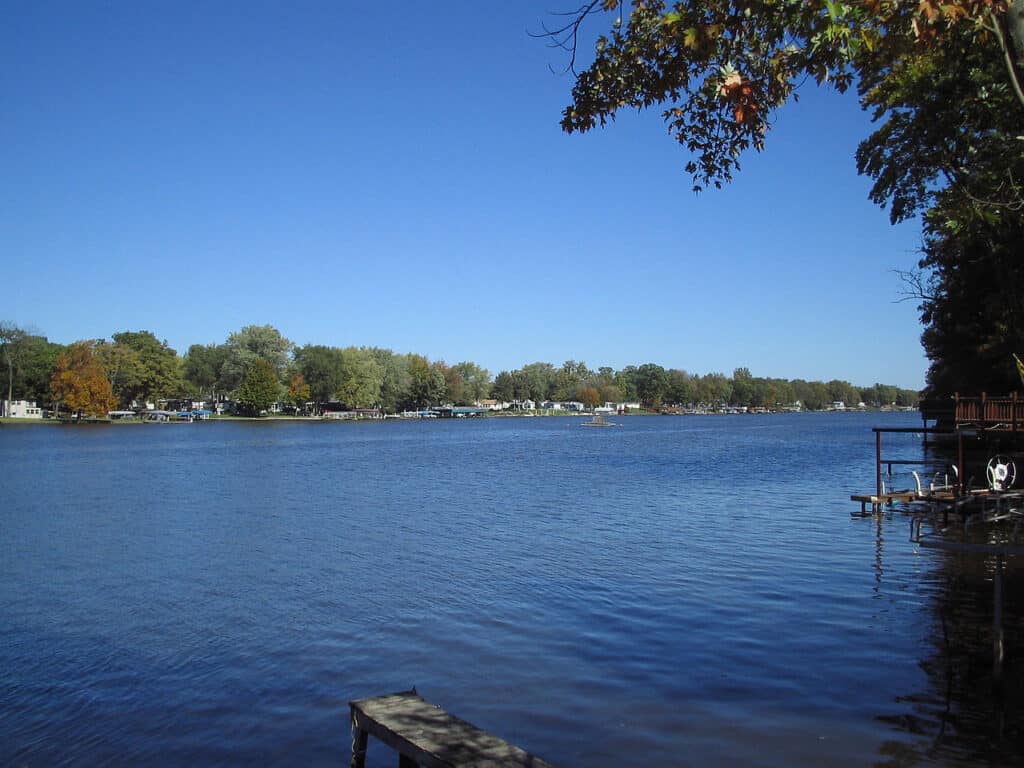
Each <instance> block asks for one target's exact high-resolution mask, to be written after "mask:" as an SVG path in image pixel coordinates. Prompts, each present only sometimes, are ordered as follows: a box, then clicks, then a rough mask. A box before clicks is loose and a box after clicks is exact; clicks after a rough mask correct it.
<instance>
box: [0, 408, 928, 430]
mask: <svg viewBox="0 0 1024 768" xmlns="http://www.w3.org/2000/svg"><path fill="white" fill-rule="evenodd" d="M916 410H917V409H916V408H913V409H909V410H906V409H904V410H900V409H881V408H864V409H860V408H856V409H854V408H848V409H846V410H845V411H798V412H792V411H775V412H769V413H744V414H730V413H716V412H709V413H666V414H661V413H657V412H655V411H633V412H630V413H616V414H612V416H613V417H614V418H622V417H629V418H634V417H638V416H641V417H643V416H674V417H693V416H751V417H756V416H779V415H790V414H794V413H795V414H797V415H804V414H825V413H844V414H850V413H909V412H913V411H916ZM592 415H593V414H590V413H578V412H555V413H493V414H487V415H482V416H473V417H471V418H470V419H469V420H470V421H472V420H477V419H495V418H497V419H532V418H562V419H566V418H586V417H590V416H592ZM466 420H467V419H447V418H445V419H436V418H434V419H417V418H401V417H394V416H392V417H388V418H386V419H380V418H374V419H369V418H359V419H357V418H345V419H338V418H328V417H324V416H281V415H274V416H211V417H210V418H209V419H205V421H211V422H225V423H226V422H328V423H333V422H339V423H349V422H353V421H360V422H364V421H371V422H372V421H466ZM191 423H194V422H189V421H161V422H156V421H153V422H149V421H146V420H145V419H85V420H83V421H82V422H80V423H76V422H73V421H68V420H66V419H20V418H15V417H11V416H4V417H0V425H11V426H35V425H50V426H65V425H67V426H76V425H77V426H81V425H89V424H94V425H99V424H112V425H140V424H191Z"/></svg>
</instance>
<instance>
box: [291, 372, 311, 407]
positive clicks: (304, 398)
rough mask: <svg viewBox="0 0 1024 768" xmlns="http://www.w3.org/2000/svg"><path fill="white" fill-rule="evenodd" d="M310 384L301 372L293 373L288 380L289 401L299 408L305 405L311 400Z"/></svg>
mask: <svg viewBox="0 0 1024 768" xmlns="http://www.w3.org/2000/svg"><path fill="white" fill-rule="evenodd" d="M309 398H310V391H309V384H307V383H306V379H305V378H304V377H303V375H302V374H301V373H293V374H292V376H291V379H290V380H289V382H288V402H290V403H291V404H292V405H294V406H295V407H296V408H298V409H302V408H303V407H305V405H306V403H307V402H309Z"/></svg>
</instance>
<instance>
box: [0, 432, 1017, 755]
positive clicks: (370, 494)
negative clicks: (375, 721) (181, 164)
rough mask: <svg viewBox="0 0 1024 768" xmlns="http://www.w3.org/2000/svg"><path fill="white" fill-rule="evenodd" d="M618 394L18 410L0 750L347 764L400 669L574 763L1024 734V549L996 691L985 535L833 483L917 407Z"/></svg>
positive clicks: (933, 743) (429, 693) (865, 481)
mask: <svg viewBox="0 0 1024 768" xmlns="http://www.w3.org/2000/svg"><path fill="white" fill-rule="evenodd" d="M617 421H619V422H620V425H619V426H617V427H616V428H614V429H584V428H581V427H580V421H579V420H578V419H570V418H564V419H558V418H548V419H541V418H535V419H489V420H467V421H461V420H460V421H425V422H388V423H358V424H356V423H353V424H326V423H312V422H304V423H289V422H269V423H208V424H192V425H145V426H135V427H131V426H101V427H56V426H52V427H43V426H34V427H14V426H9V425H3V426H2V427H0V467H2V472H3V474H2V480H0V504H2V507H0V509H2V511H0V525H2V528H0V763H3V764H14V765H29V766H52V765H63V764H75V765H99V764H110V765H139V764H147V765H209V764H222V765H249V764H268V765H301V766H305V765H329V764H332V765H339V764H347V761H348V759H349V749H350V736H349V725H348V707H347V702H348V701H349V700H350V699H354V698H362V697H368V696H374V695H378V694H383V693H389V692H393V691H398V690H405V689H408V688H410V687H411V686H413V685H415V686H416V687H417V688H418V690H419V692H420V693H421V694H422V695H423V696H424V697H425V698H426V699H428V700H429V701H433V702H435V703H437V704H440V705H442V706H444V707H445V708H447V709H448V710H449V711H452V712H454V713H455V714H457V715H459V716H461V717H463V718H465V719H468V720H470V721H471V722H474V723H476V724H477V725H480V726H481V727H484V728H486V729H488V730H491V731H494V732H496V733H497V734H499V735H501V736H503V737H505V738H506V739H508V740H510V741H512V742H514V743H516V744H518V745H520V746H522V747H524V748H525V749H528V750H530V751H532V752H535V753H537V754H538V755H540V756H542V757H544V758H545V759H547V760H549V761H551V762H553V763H555V764H556V765H560V766H563V767H564V768H566V767H568V766H582V765H586V766H629V765H679V766H709V765H710V766H718V765H721V766H772V767H775V766H779V767H781V766H821V765H828V766H830V768H838V767H839V766H870V765H884V766H911V765H915V766H916V765H928V766H931V765H957V766H964V765H979V766H981V765H985V766H990V765H1007V766H1009V765H1020V764H1022V763H1024V733H1022V732H1024V714H1022V711H1024V676H1022V675H1021V672H1020V668H1019V666H1018V665H1019V664H1020V657H1021V651H1024V642H1022V638H1021V635H1022V634H1024V631H1022V630H1024V625H1022V621H1021V616H1022V615H1024V610H1022V606H1021V605H1020V595H1021V590H1020V589H1019V588H1018V587H1019V586H1020V585H1021V580H1020V578H1019V573H1018V572H1017V570H1016V569H1014V568H1012V567H1011V568H1008V570H1007V572H1006V578H1005V589H1006V592H1007V598H1006V599H1007V608H1006V610H1007V616H1006V631H1007V638H1006V639H1007V668H1006V682H1005V684H1004V686H1003V688H1002V691H1001V692H999V693H996V692H995V691H994V690H993V686H992V680H991V634H990V633H991V611H992V608H991V596H992V576H991V573H992V571H991V563H990V562H988V561H986V560H985V559H984V558H979V557H978V556H970V557H966V556H955V555H950V554H947V553H942V552H938V551H931V550H919V549H918V548H917V547H916V546H915V545H913V544H911V543H910V542H909V540H908V538H909V523H908V520H907V518H906V517H904V516H903V515H901V514H899V513H897V514H895V515H890V516H888V517H883V518H881V519H874V518H870V517H869V518H854V517H851V515H850V512H851V511H852V510H854V509H855V508H856V505H855V504H853V503H852V502H850V501H849V495H850V494H851V493H854V492H865V491H869V490H871V489H872V488H873V486H874V437H873V435H872V433H871V431H870V427H871V426H876V425H879V426H899V425H908V426H917V425H919V424H920V421H919V419H918V417H917V415H916V414H870V415H858V414H797V415H785V416H783V415H778V416H737V417H731V416H723V417H650V418H642V417H632V418H620V419H617ZM888 444H891V445H892V449H891V450H887V454H889V455H890V456H892V455H893V454H900V455H904V456H906V457H916V456H919V455H920V454H921V451H922V448H921V445H920V440H919V438H916V437H912V436H907V437H906V438H905V439H904V438H893V439H891V440H890V441H889V443H888ZM888 444H887V445H888ZM396 762H397V760H396V757H395V755H394V754H393V753H392V752H390V751H389V750H387V749H385V748H383V747H381V746H380V745H379V744H376V743H375V742H374V741H373V739H371V748H370V753H369V761H368V764H370V765H375V766H376V765H389V766H392V765H394V764H396Z"/></svg>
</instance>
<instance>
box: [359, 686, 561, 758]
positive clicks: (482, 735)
mask: <svg viewBox="0 0 1024 768" xmlns="http://www.w3.org/2000/svg"><path fill="white" fill-rule="evenodd" d="M349 708H350V709H351V712H352V768H363V766H364V764H365V761H366V746H367V741H368V736H369V735H370V734H373V735H374V736H376V737H377V738H378V739H380V740H381V741H382V742H383V743H385V744H387V745H388V746H389V747H391V748H392V749H394V750H396V751H397V752H398V754H399V762H398V764H399V766H400V768H406V767H407V766H422V768H455V766H460V767H465V768H499V767H501V768H504V767H506V766H507V767H508V768H519V767H522V768H526V767H527V766H529V768H551V766H550V763H546V762H544V761H543V760H541V759H540V758H538V757H534V756H533V755H531V754H529V753H528V752H524V751H523V750H522V749H520V748H519V747H516V746H514V745H512V744H509V743H508V742H507V741H504V740H503V739H500V738H498V737H497V736H494V735H493V734H490V733H487V731H483V730H481V729H480V728H477V727H476V726H475V725H471V724H470V723H467V722H466V721H465V720H460V719H459V718H457V717H455V716H454V715H450V714H448V713H447V712H445V711H444V710H443V709H441V708H440V707H438V706H435V705H434V704H431V703H429V702H427V701H424V700H423V699H422V698H421V697H420V696H419V694H417V693H416V691H415V690H412V691H405V692H402V693H393V694H390V695H387V696H377V697H375V698H372V699H360V700H358V701H351V702H349Z"/></svg>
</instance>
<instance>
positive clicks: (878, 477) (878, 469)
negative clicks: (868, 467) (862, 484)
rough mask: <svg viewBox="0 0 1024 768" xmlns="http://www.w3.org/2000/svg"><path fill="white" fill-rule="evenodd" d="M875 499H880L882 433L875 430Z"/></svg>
mask: <svg viewBox="0 0 1024 768" xmlns="http://www.w3.org/2000/svg"><path fill="white" fill-rule="evenodd" d="M890 479H891V478H890ZM875 498H877V499H881V498H882V433H881V432H879V431H877V430H876V431H875Z"/></svg>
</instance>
